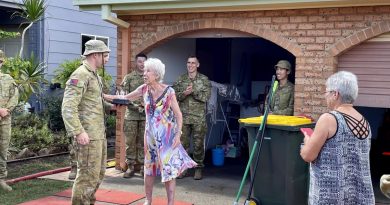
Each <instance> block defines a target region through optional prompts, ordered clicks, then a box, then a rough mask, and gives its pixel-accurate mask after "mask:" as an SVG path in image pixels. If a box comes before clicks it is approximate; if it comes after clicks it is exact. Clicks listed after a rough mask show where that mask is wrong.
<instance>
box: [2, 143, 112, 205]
mask: <svg viewBox="0 0 390 205" xmlns="http://www.w3.org/2000/svg"><path fill="white" fill-rule="evenodd" d="M114 155H115V149H114V148H109V149H108V157H109V158H113V157H114ZM68 166H69V156H68V155H61V156H57V157H50V158H46V159H35V160H30V161H24V162H18V163H11V164H8V177H7V179H15V178H18V177H22V176H26V175H30V174H35V173H38V172H42V171H48V170H53V169H58V168H63V167H68ZM72 185H73V182H66V181H57V180H50V179H33V180H28V181H21V182H18V183H16V184H13V185H12V188H13V191H12V192H4V191H2V190H0V204H1V205H11V204H18V203H22V202H26V201H31V200H34V199H38V198H42V197H45V196H50V195H53V194H54V193H57V192H61V191H63V190H65V189H68V188H70V187H72Z"/></svg>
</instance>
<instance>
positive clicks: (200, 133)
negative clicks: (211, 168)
mask: <svg viewBox="0 0 390 205" xmlns="http://www.w3.org/2000/svg"><path fill="white" fill-rule="evenodd" d="M182 131H183V134H182V135H181V142H182V145H183V147H184V149H186V151H187V152H188V153H189V151H190V145H191V141H192V142H193V148H194V152H193V154H192V155H193V157H192V158H193V160H194V161H195V162H196V163H197V164H198V166H197V167H198V168H203V167H204V163H203V161H204V153H205V144H204V139H205V135H206V133H207V125H206V122H205V121H204V122H202V123H200V124H183V128H182ZM191 136H192V138H191ZM191 139H192V140H191Z"/></svg>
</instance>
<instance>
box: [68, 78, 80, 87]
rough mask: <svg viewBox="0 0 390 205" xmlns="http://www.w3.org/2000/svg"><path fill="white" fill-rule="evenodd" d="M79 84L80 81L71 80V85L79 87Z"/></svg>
mask: <svg viewBox="0 0 390 205" xmlns="http://www.w3.org/2000/svg"><path fill="white" fill-rule="evenodd" d="M78 83H79V80H78V79H70V84H71V85H74V86H77V84H78Z"/></svg>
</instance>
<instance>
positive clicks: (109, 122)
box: [106, 114, 116, 138]
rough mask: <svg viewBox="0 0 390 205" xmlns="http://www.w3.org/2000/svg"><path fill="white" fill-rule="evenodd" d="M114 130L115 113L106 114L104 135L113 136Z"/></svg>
mask: <svg viewBox="0 0 390 205" xmlns="http://www.w3.org/2000/svg"><path fill="white" fill-rule="evenodd" d="M115 131H116V115H115V114H110V115H107V119H106V137H107V138H109V137H112V136H115Z"/></svg>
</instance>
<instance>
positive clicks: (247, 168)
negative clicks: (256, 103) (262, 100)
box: [233, 75, 278, 205]
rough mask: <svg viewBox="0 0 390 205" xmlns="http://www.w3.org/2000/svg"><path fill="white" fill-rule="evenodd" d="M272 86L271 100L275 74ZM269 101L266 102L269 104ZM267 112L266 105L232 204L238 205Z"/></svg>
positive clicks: (272, 91)
mask: <svg viewBox="0 0 390 205" xmlns="http://www.w3.org/2000/svg"><path fill="white" fill-rule="evenodd" d="M271 85H273V86H272V88H271V89H270V90H271V92H269V93H270V95H269V98H268V101H269V102H271V99H272V96H273V93H274V92H275V90H276V88H277V85H278V81H275V75H273V76H272V84H271ZM269 104H270V103H268V105H269ZM268 112H269V107H268V106H267V107H266V108H265V112H264V116H263V120H262V122H261V125H260V127H259V130H258V131H257V135H256V138H255V143H254V144H253V147H252V151H251V154H250V155H249V160H248V164H247V165H246V168H245V172H244V176H243V177H242V180H241V184H240V188H239V189H238V193H237V196H236V200H235V201H234V203H233V205H238V200H239V199H240V195H241V193H242V188H243V187H244V183H245V179H246V177H247V175H248V172H249V169H250V165H251V162H252V160H253V156H254V154H255V150H256V148H257V144H258V140H257V136H258V135H259V132H260V131H261V130H263V129H264V126H265V124H266V122H267V121H266V120H267V117H268Z"/></svg>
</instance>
